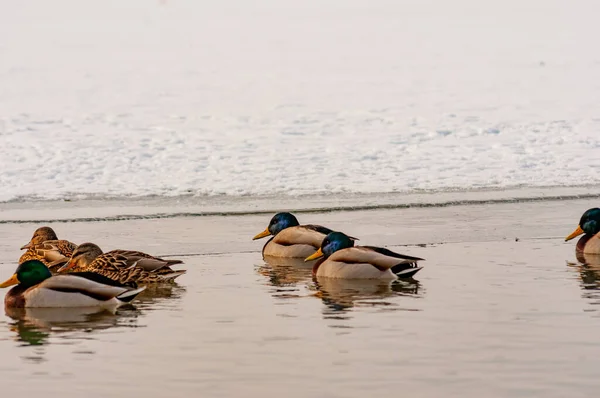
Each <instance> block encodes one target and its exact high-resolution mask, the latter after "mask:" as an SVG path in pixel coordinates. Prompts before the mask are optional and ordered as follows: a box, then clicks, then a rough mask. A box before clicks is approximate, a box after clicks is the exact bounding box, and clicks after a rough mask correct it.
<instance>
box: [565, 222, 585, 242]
mask: <svg viewBox="0 0 600 398" xmlns="http://www.w3.org/2000/svg"><path fill="white" fill-rule="evenodd" d="M584 233H585V232H584V231H583V229H581V227H580V226H577V229H576V230H575V231H573V233H572V234H571V235H569V236H567V237H566V238H565V242H567V241H569V240H571V239H573V238H576V237H578V236H579V235H581V234H584Z"/></svg>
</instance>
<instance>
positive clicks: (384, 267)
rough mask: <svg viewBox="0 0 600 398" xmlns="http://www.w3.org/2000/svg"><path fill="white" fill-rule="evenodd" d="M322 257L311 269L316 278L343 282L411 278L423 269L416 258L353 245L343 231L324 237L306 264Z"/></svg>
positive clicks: (379, 248)
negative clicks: (340, 279)
mask: <svg viewBox="0 0 600 398" xmlns="http://www.w3.org/2000/svg"><path fill="white" fill-rule="evenodd" d="M321 257H323V258H322V259H321V260H320V261H318V262H317V263H315V265H314V266H313V274H314V275H315V276H317V277H327V278H345V279H397V278H410V277H412V276H413V275H414V274H416V273H417V272H419V270H421V269H422V268H423V267H419V266H417V262H418V261H423V259H422V258H419V257H411V256H406V255H404V254H398V253H395V252H393V251H391V250H388V249H384V248H382V247H373V246H354V240H353V239H352V238H350V237H349V236H347V235H345V234H343V233H342V232H332V233H330V234H329V235H327V236H326V237H325V239H324V240H323V243H322V244H321V247H320V248H319V250H317V251H316V252H315V253H314V254H312V255H311V256H309V257H307V258H306V261H309V260H314V259H317V258H321Z"/></svg>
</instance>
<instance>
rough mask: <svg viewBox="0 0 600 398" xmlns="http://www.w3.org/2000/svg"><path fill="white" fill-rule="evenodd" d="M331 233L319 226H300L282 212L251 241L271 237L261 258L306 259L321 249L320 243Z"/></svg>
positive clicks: (291, 215)
mask: <svg viewBox="0 0 600 398" xmlns="http://www.w3.org/2000/svg"><path fill="white" fill-rule="evenodd" d="M331 232H333V231H332V230H330V229H329V228H325V227H322V226H320V225H300V223H299V222H298V219H297V218H296V217H295V216H294V215H293V214H291V213H287V212H283V213H277V214H275V215H274V216H273V218H271V221H270V222H269V225H268V226H267V228H266V229H265V230H264V231H263V232H261V233H259V234H258V235H256V236H255V237H254V238H252V239H253V240H256V239H260V238H264V237H265V236H269V235H273V237H272V238H271V239H269V240H268V241H267V243H266V244H265V245H264V246H263V249H262V254H263V257H264V256H273V257H295V258H306V257H307V256H309V255H310V254H312V253H314V252H315V250H316V249H318V248H319V247H321V242H322V241H323V239H324V238H325V236H326V235H327V234H328V233H331Z"/></svg>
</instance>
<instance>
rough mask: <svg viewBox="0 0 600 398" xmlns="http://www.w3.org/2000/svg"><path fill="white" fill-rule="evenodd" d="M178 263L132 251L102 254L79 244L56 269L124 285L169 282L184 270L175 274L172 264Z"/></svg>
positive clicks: (113, 251)
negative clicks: (77, 272) (92, 274)
mask: <svg viewBox="0 0 600 398" xmlns="http://www.w3.org/2000/svg"><path fill="white" fill-rule="evenodd" d="M181 263H183V261H181V260H164V259H162V258H158V257H154V256H151V255H149V254H146V253H142V252H138V251H133V250H112V251H109V252H107V253H103V252H102V249H100V247H98V245H95V244H93V243H82V244H81V245H79V246H78V247H77V249H75V251H74V252H73V255H72V256H71V258H70V259H69V262H68V263H67V264H65V265H63V266H62V267H61V268H59V269H58V272H64V271H66V270H77V271H89V272H96V273H98V274H100V275H104V276H106V277H107V278H111V279H114V280H116V281H119V282H121V283H127V282H145V283H152V282H170V281H172V280H173V279H175V278H177V277H178V276H179V275H183V274H185V272H186V271H185V270H178V271H174V270H173V269H171V266H172V265H175V264H181Z"/></svg>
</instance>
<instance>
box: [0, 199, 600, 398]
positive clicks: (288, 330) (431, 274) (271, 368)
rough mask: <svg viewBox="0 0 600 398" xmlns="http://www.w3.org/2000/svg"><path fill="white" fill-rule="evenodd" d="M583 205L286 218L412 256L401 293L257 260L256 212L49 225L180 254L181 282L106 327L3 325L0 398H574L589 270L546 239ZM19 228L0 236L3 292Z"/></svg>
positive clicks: (29, 320) (593, 294)
mask: <svg viewBox="0 0 600 398" xmlns="http://www.w3.org/2000/svg"><path fill="white" fill-rule="evenodd" d="M591 205H592V203H591V202H590V201H573V202H548V203H531V204H506V205H494V206H486V205H481V206H458V207H448V208H440V209H406V210H394V211H390V210H385V211H363V212H340V213H324V214H308V215H302V220H301V221H303V222H322V223H323V224H326V225H329V226H333V227H336V228H340V229H344V230H346V231H348V232H349V233H352V234H355V233H356V234H357V235H358V232H360V237H361V240H362V241H363V243H365V244H373V243H379V244H382V245H388V246H390V247H394V248H395V249H397V250H398V251H402V252H405V253H407V254H413V255H417V256H422V257H425V258H426V259H427V261H426V263H425V266H426V267H425V269H424V270H423V271H421V272H420V273H419V274H418V275H417V278H416V279H417V280H414V281H410V282H394V283H391V284H388V283H378V282H356V281H354V282H350V281H346V282H342V281H333V280H331V281H328V280H319V281H313V280H312V278H311V273H310V266H307V265H305V264H304V263H302V262H295V263H294V262H284V261H275V262H265V261H263V260H262V259H261V257H260V251H259V249H260V247H261V245H262V243H258V242H252V241H250V239H251V237H252V236H253V235H254V234H255V233H256V232H258V231H260V230H262V229H263V228H264V225H266V222H267V221H268V217H265V216H262V215H261V216H245V217H205V218H202V217H198V218H176V219H169V220H140V221H123V222H96V223H63V224H55V225H53V226H54V227H55V228H56V230H57V231H58V233H59V234H61V235H63V236H64V237H67V238H70V239H72V240H75V241H76V242H78V243H80V241H82V240H94V241H95V242H98V243H99V244H101V246H102V247H104V248H105V249H106V250H108V249H112V248H117V247H119V248H128V249H141V250H146V251H150V252H152V253H155V254H179V255H182V258H183V259H184V260H185V262H186V264H185V266H186V268H187V269H188V274H186V275H184V276H183V277H181V278H180V279H179V283H178V284H176V285H173V286H164V287H160V288H156V289H152V290H149V291H147V292H145V293H144V294H143V295H142V296H141V297H140V299H139V300H137V301H136V302H135V306H133V307H131V308H121V309H119V310H118V311H117V313H116V314H111V313H107V312H95V311H93V310H81V311H78V310H68V311H65V310H27V311H9V312H7V314H6V315H7V316H5V317H3V318H2V319H1V321H0V349H1V352H2V357H3V361H2V363H1V365H0V370H1V371H2V373H3V375H4V377H3V380H4V381H3V384H4V388H5V391H8V392H9V393H10V392H12V393H15V392H18V391H23V386H24V385H27V392H28V393H29V394H34V393H40V394H41V393H43V394H45V395H46V396H59V395H60V396H61V397H70V396H80V394H81V393H82V392H93V393H94V394H95V395H97V396H100V395H101V394H102V395H106V396H127V395H131V394H133V393H135V394H144V395H145V396H151V397H154V396H156V397H159V396H165V395H167V394H169V395H170V396H190V395H191V394H192V393H202V394H203V396H264V395H267V396H274V395H276V394H282V395H283V394H285V395H286V396H292V397H295V396H298V397H300V396H306V395H307V394H311V395H314V396H319V397H332V396H334V397H335V396H339V397H349V396H364V395H365V394H369V395H373V394H390V393H392V392H394V393H398V391H402V392H405V393H406V394H409V395H411V396H425V397H434V396H439V395H440V394H441V393H443V394H444V395H447V396H448V395H449V396H459V395H460V396H473V397H476V396H477V397H478V396H519V397H528V396H544V397H548V396H556V397H564V396H570V397H577V396H581V397H583V396H590V395H591V394H592V393H595V392H596V391H597V388H598V387H599V386H600V382H599V381H598V377H597V374H598V370H597V369H598V366H599V365H600V359H598V358H600V343H599V342H598V333H597V330H598V325H599V323H600V313H599V312H598V308H599V307H598V304H599V303H600V291H599V290H597V289H598V280H599V279H600V266H599V267H598V268H597V269H595V268H594V267H593V266H586V267H583V266H581V265H580V264H577V262H576V259H575V255H574V245H573V244H565V243H563V242H562V240H561V238H562V237H563V236H564V235H566V234H567V233H569V232H570V231H571V230H572V227H574V222H576V221H577V219H578V217H579V213H580V210H581V209H586V208H588V207H590V206H591ZM34 227H35V225H32V224H0V232H1V233H2V237H3V239H2V242H1V243H0V254H1V256H2V258H3V259H5V260H4V261H3V263H2V265H1V266H0V273H1V276H2V278H4V277H7V276H8V275H9V274H10V273H11V272H12V271H13V270H14V267H15V263H14V261H13V259H15V260H16V259H17V258H18V257H17V256H18V255H19V251H18V250H17V248H18V247H20V245H22V244H23V243H25V242H26V241H27V240H28V239H29V237H30V234H31V232H32V231H33V229H34ZM515 238H519V240H518V241H517V240H516V239H515ZM400 242H405V243H408V244H409V246H398V245H399V244H400ZM418 243H428V244H427V245H425V246H418V245H416V244H418ZM431 243H433V244H431ZM183 255H186V256H183ZM570 262H571V263H570Z"/></svg>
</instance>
